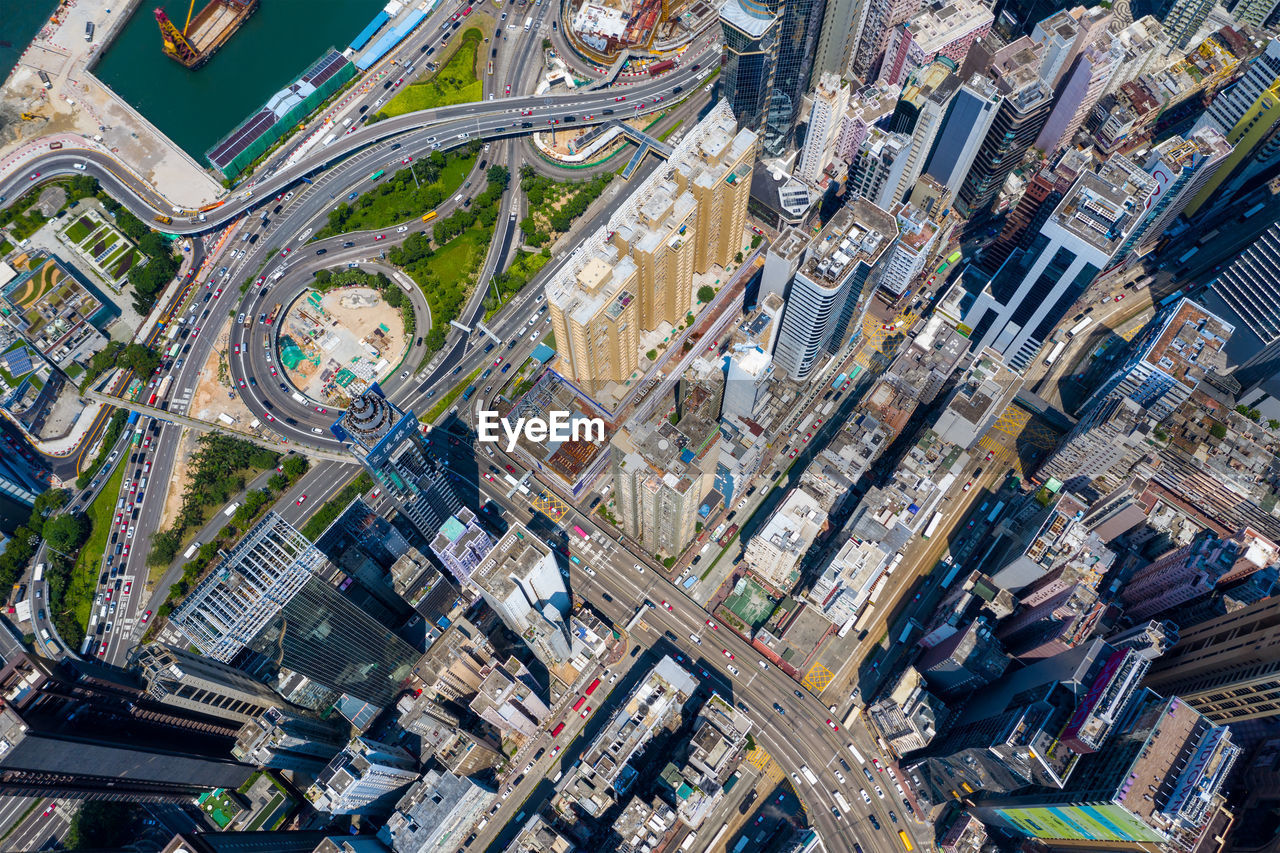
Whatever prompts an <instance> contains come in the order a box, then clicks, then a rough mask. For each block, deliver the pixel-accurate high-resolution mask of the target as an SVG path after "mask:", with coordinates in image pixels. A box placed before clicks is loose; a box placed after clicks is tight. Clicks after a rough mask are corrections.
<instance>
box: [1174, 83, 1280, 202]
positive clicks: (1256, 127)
mask: <svg viewBox="0 0 1280 853" xmlns="http://www.w3.org/2000/svg"><path fill="white" fill-rule="evenodd" d="M1277 128H1280V79H1277V80H1275V81H1274V82H1272V84H1271V85H1270V86H1268V87H1267V88H1266V89H1263V90H1262V94H1260V95H1259V96H1258V99H1257V100H1256V101H1254V102H1253V104H1251V105H1250V106H1249V108H1248V109H1247V110H1245V112H1244V115H1242V116H1241V117H1240V120H1239V121H1237V122H1236V124H1235V127H1233V128H1231V130H1229V131H1227V133H1226V137H1227V142H1228V143H1230V144H1231V146H1232V149H1231V153H1230V154H1229V155H1228V156H1227V158H1226V159H1225V160H1223V162H1222V166H1221V167H1219V168H1218V169H1217V170H1216V171H1215V172H1214V173H1213V176H1212V177H1210V178H1209V180H1208V181H1207V182H1206V183H1205V184H1204V186H1203V187H1201V189H1200V192H1198V193H1196V195H1195V197H1194V198H1192V199H1191V201H1190V202H1189V203H1188V204H1187V207H1186V214H1187V216H1194V215H1195V214H1196V213H1197V212H1198V211H1200V210H1201V209H1202V208H1204V206H1205V205H1206V204H1207V203H1208V202H1209V200H1210V199H1211V198H1213V196H1214V194H1215V193H1216V192H1218V190H1219V189H1222V188H1223V187H1224V185H1226V184H1227V182H1228V179H1234V180H1233V181H1232V186H1237V185H1238V182H1239V181H1240V180H1242V179H1243V178H1245V177H1247V176H1250V175H1254V174H1257V173H1258V172H1259V171H1261V170H1262V169H1263V168H1266V167H1268V166H1270V165H1272V164H1274V162H1275V161H1276V158H1277V157H1278V156H1280V133H1277Z"/></svg>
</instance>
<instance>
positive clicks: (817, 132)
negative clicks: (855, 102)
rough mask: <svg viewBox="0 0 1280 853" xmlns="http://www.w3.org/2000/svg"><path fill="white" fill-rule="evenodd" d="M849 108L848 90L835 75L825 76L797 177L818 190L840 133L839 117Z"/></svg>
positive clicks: (820, 81)
mask: <svg viewBox="0 0 1280 853" xmlns="http://www.w3.org/2000/svg"><path fill="white" fill-rule="evenodd" d="M848 104H849V87H848V86H845V85H842V83H841V81H840V77H839V76H838V75H836V74H823V75H822V76H821V77H820V78H819V79H818V85H817V86H816V87H815V88H814V91H813V106H812V107H811V108H810V110H809V130H808V132H807V134H806V135H805V138H804V148H802V149H801V150H800V161H799V163H798V164H797V166H796V177H798V178H799V179H800V180H802V181H804V182H805V183H808V184H810V185H814V186H816V185H817V184H818V182H819V181H821V180H822V170H823V169H825V168H826V165H827V163H829V162H831V153H832V151H831V149H832V146H833V144H834V143H835V140H836V136H837V134H838V132H839V130H840V117H841V116H842V115H843V114H844V109H845V107H846V106H848Z"/></svg>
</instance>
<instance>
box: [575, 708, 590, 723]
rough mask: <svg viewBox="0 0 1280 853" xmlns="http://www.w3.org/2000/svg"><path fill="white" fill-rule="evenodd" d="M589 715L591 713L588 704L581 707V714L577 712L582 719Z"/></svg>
mask: <svg viewBox="0 0 1280 853" xmlns="http://www.w3.org/2000/svg"><path fill="white" fill-rule="evenodd" d="M590 715H591V706H590V705H588V706H587V707H585V708H583V709H582V713H581V714H579V715H578V716H580V717H582V719H584V720H585V719H586V718H587V717H589V716H590Z"/></svg>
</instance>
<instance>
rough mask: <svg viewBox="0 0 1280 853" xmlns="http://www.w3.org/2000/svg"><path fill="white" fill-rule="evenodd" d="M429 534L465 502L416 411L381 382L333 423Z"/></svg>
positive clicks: (340, 437)
mask: <svg viewBox="0 0 1280 853" xmlns="http://www.w3.org/2000/svg"><path fill="white" fill-rule="evenodd" d="M330 430H331V431H332V432H333V434H334V435H335V436H336V437H337V438H338V440H339V441H341V442H342V443H343V444H344V445H346V446H347V448H348V449H349V450H350V451H351V453H352V454H353V455H354V456H355V457H356V458H357V459H358V460H360V463H361V464H362V465H364V467H365V468H366V469H367V470H368V471H369V473H370V474H372V475H373V476H374V479H376V480H377V481H378V482H379V483H380V484H381V485H382V487H383V489H384V490H385V492H386V494H387V496H388V497H389V498H391V500H393V501H394V502H395V504H396V507H397V508H398V509H399V510H400V511H401V512H402V513H403V514H404V515H405V516H406V517H407V518H408V519H409V520H410V521H412V522H413V524H414V526H415V527H417V528H418V531H419V532H420V533H421V534H422V535H423V537H424V538H426V539H430V538H431V537H432V536H434V535H435V533H436V531H437V530H439V529H440V523H441V522H442V521H444V520H445V519H446V518H448V517H449V514H450V513H452V512H455V511H456V510H457V509H458V508H459V507H461V506H462V501H461V500H460V499H459V498H458V495H457V492H456V491H455V490H454V487H453V484H452V483H451V482H450V479H449V478H450V473H449V471H448V467H447V466H446V464H445V461H444V460H443V459H442V458H441V457H440V456H439V454H438V453H437V452H436V451H435V450H434V449H432V448H430V447H428V446H427V443H426V441H425V440H424V438H423V436H422V432H421V425H420V424H419V423H418V419H417V418H416V417H415V416H414V414H413V412H402V411H400V409H398V408H397V407H396V406H395V404H393V403H392V402H391V401H390V400H388V399H387V398H386V395H384V394H383V393H382V389H381V388H379V387H378V386H377V385H376V384H375V385H373V386H371V387H370V389H369V390H368V391H366V392H365V393H363V394H361V395H360V396H359V397H357V398H355V399H354V400H352V401H351V405H350V407H349V408H348V409H347V410H346V411H345V412H343V413H342V416H341V417H340V418H338V420H337V422H336V423H334V424H333V426H332V427H330Z"/></svg>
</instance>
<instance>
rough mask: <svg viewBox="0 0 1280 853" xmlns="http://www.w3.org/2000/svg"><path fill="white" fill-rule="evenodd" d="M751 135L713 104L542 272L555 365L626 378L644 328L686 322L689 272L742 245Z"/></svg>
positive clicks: (586, 378)
mask: <svg viewBox="0 0 1280 853" xmlns="http://www.w3.org/2000/svg"><path fill="white" fill-rule="evenodd" d="M755 142H756V136H755V134H754V133H752V132H751V131H749V130H745V129H744V130H738V129H737V125H736V123H735V121H734V117H733V112H732V111H731V110H730V109H729V106H728V104H727V103H724V102H721V103H719V104H717V105H716V106H715V107H713V108H712V109H711V111H710V112H709V113H708V114H707V116H706V117H705V118H704V119H703V120H702V121H700V122H699V123H698V124H697V125H696V126H694V127H693V128H692V129H691V130H690V131H689V132H688V133H687V134H686V135H685V136H684V138H682V139H681V140H680V141H679V142H678V143H677V144H676V146H675V148H674V149H673V151H672V152H671V154H670V156H669V157H668V159H667V162H666V164H665V165H664V166H662V167H661V168H659V169H658V170H656V171H655V172H654V173H653V174H652V175H650V176H649V177H648V178H646V179H645V181H644V183H643V184H641V185H640V187H639V188H638V189H636V191H635V192H633V193H632V194H631V195H630V196H628V197H627V198H626V199H624V200H623V201H622V202H621V203H620V204H619V205H618V206H617V207H616V208H615V210H614V212H613V214H612V216H611V217H610V220H609V224H608V225H607V226H603V227H601V228H600V229H599V230H597V231H595V232H594V233H592V234H590V235H588V236H587V237H586V239H584V240H583V241H582V243H581V244H579V246H578V248H577V249H575V250H574V252H573V253H572V254H571V255H570V256H569V259H568V261H567V262H566V263H565V264H564V266H563V267H562V268H561V269H560V271H558V272H557V273H556V275H555V276H553V277H552V279H551V280H550V281H548V282H547V304H548V305H549V306H550V309H551V310H550V312H549V313H550V317H551V328H552V330H553V332H554V333H555V336H556V343H557V348H558V349H559V351H560V354H561V356H563V358H562V360H561V362H560V370H561V372H562V373H563V374H564V375H565V376H566V377H567V378H568V379H570V380H571V381H573V382H574V383H576V384H577V385H579V386H580V387H581V388H582V389H583V390H585V391H586V392H587V393H588V394H591V395H593V396H594V395H598V394H599V393H600V392H601V391H602V390H603V389H604V387H605V386H606V385H608V384H609V383H611V382H617V383H621V382H626V381H627V380H628V379H629V378H630V377H631V375H632V373H633V372H635V370H636V369H637V368H638V367H639V366H640V363H641V362H640V359H641V352H640V337H639V336H640V334H641V333H642V332H645V331H652V330H655V329H658V328H661V327H663V326H667V327H673V326H675V325H678V324H680V323H682V322H684V318H685V316H686V315H687V313H688V312H689V311H690V310H691V309H692V308H693V304H694V300H693V276H694V274H700V273H705V272H707V271H709V270H710V269H711V268H712V267H715V266H721V267H723V266H727V265H728V264H729V263H731V262H732V260H733V257H734V255H735V254H736V253H737V252H738V251H739V250H740V249H741V248H742V245H741V243H742V236H743V232H744V229H745V228H746V214H747V198H748V196H749V194H750V185H751V170H752V168H753V165H752V164H753V162H754V158H755ZM433 535H434V532H433Z"/></svg>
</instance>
